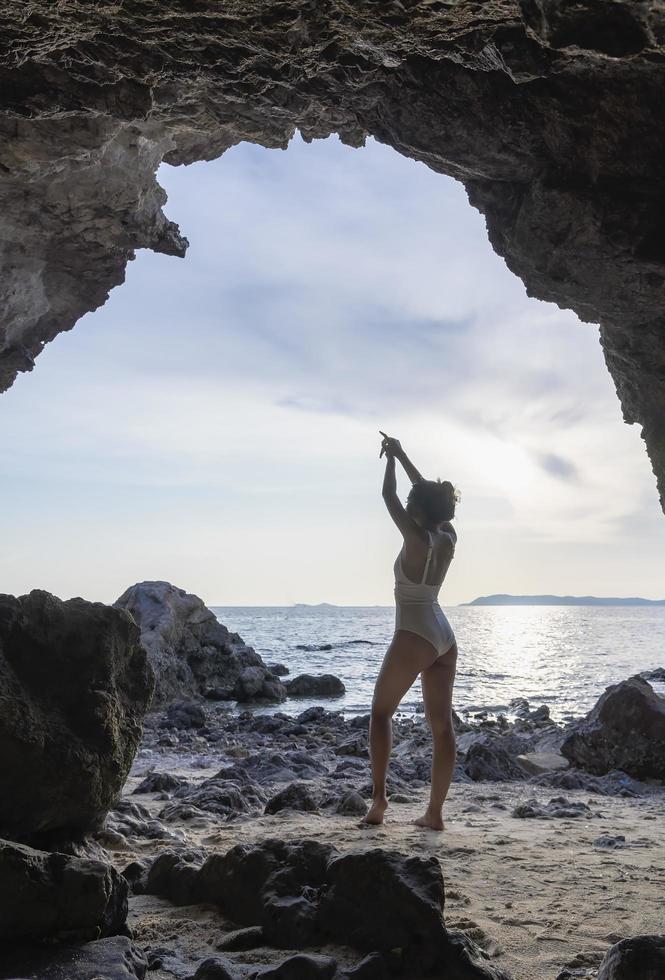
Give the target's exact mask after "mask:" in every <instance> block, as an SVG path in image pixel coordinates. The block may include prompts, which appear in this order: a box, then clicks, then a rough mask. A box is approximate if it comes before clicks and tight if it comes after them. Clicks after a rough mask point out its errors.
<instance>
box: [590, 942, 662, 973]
mask: <svg viewBox="0 0 665 980" xmlns="http://www.w3.org/2000/svg"><path fill="white" fill-rule="evenodd" d="M664 976H665V935H662V936H633V937H631V938H630V939H622V940H621V942H619V943H616V944H615V945H614V946H612V948H611V949H610V950H609V951H608V953H607V956H606V957H605V959H604V960H603V962H602V963H601V964H600V971H599V973H598V980H660V978H661V977H664Z"/></svg>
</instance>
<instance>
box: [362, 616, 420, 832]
mask: <svg viewBox="0 0 665 980" xmlns="http://www.w3.org/2000/svg"><path fill="white" fill-rule="evenodd" d="M435 656H436V651H435V650H434V648H433V647H432V645H431V644H430V643H428V642H427V640H424V639H423V638H422V637H420V636H417V635H416V634H415V633H409V632H408V630H397V632H396V633H395V635H394V637H393V639H392V642H391V644H390V646H389V647H388V650H387V651H386V655H385V657H384V658H383V663H382V664H381V670H380V671H379V676H378V677H377V679H376V685H375V687H374V697H373V699H372V712H371V715H370V723H369V754H370V758H371V760H372V783H373V789H372V805H371V806H370V808H369V810H368V811H367V813H366V814H365V816H364V818H363V823H371V824H377V823H383V814H384V813H385V810H386V807H387V806H388V800H387V798H386V774H387V772H388V761H389V759H390V750H391V748H392V740H393V737H392V736H393V725H392V718H393V715H394V714H395V711H396V709H397V706H398V705H399V703H400V701H401V700H402V698H403V697H404V695H405V694H406V692H407V691H408V690H409V688H410V687H411V685H412V684H413V682H414V681H415V679H416V677H417V676H418V674H419V673H420V672H421V671H422V670H424V669H425V668H426V667H428V666H429V665H430V664H431V663H432V662H433V660H434V658H435Z"/></svg>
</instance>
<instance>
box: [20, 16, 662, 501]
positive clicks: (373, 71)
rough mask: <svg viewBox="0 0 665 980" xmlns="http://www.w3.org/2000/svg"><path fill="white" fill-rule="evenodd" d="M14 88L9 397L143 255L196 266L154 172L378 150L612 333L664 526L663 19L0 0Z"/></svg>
mask: <svg viewBox="0 0 665 980" xmlns="http://www.w3.org/2000/svg"><path fill="white" fill-rule="evenodd" d="M0 82H1V84H0V208H1V214H2V221H1V223H0V263H1V278H0V391H2V390H5V389H7V388H8V387H10V386H11V384H12V383H13V381H14V379H15V378H16V376H17V374H18V373H19V372H21V371H29V370H31V369H32V368H33V366H34V363H35V358H36V357H37V355H38V354H39V353H40V351H41V350H42V348H43V346H44V344H46V343H48V342H49V341H50V340H53V338H54V337H56V336H57V334H58V333H60V332H61V331H63V330H70V329H71V328H72V327H73V326H74V325H75V323H76V322H77V320H78V319H79V318H80V317H82V316H83V315H84V314H85V313H87V312H89V311H90V310H94V309H96V308H97V307H99V306H100V305H102V304H103V303H104V302H105V301H106V299H107V298H108V294H109V291H110V290H111V289H112V288H113V287H114V286H117V285H119V284H120V283H122V282H123V279H124V276H125V267H126V264H127V262H128V261H129V260H131V259H132V258H133V257H134V254H135V251H136V249H139V248H149V249H153V250H154V251H157V252H163V253H166V254H168V255H174V256H183V255H184V254H185V251H186V248H187V240H186V238H184V237H183V235H182V234H181V233H180V230H179V229H178V227H177V226H176V225H175V224H173V222H171V221H169V220H168V219H167V218H166V217H165V215H164V214H163V211H162V207H163V205H164V203H165V199H166V196H165V194H164V192H163V190H162V189H161V188H160V186H159V184H158V183H157V180H156V176H155V174H156V171H157V168H158V167H159V165H160V163H161V162H162V161H166V162H167V163H170V164H176V165H177V164H187V163H192V162H194V161H197V160H211V159H214V158H216V157H218V156H220V155H221V154H222V153H223V152H224V151H225V150H226V149H228V148H229V147H231V146H233V145H235V144H237V143H239V142H241V141H244V140H248V141H251V142H254V143H257V144H260V145H262V146H265V147H286V146H287V144H288V142H289V140H290V139H291V137H292V136H293V134H294V133H295V131H296V130H299V131H300V132H301V133H302V135H303V137H304V138H305V139H307V140H310V139H315V138H323V137H326V136H329V135H331V134H333V133H336V134H338V135H339V137H340V138H341V139H342V140H343V141H344V142H345V143H348V144H350V145H352V146H362V144H363V142H364V140H365V139H366V138H367V137H368V136H372V137H374V138H375V139H377V140H379V141H380V142H382V143H385V144H387V145H389V146H391V147H393V148H394V149H395V150H396V151H397V152H398V153H401V154H403V155H404V156H407V157H411V158H412V159H414V160H419V161H422V162H423V163H425V164H427V166H429V167H430V168H432V169H433V170H435V171H437V172H440V173H442V174H447V175H450V176H452V177H454V178H456V179H458V180H460V181H462V182H463V183H464V185H465V187H466V190H467V194H468V197H469V201H470V203H471V204H472V205H473V206H474V207H475V208H477V209H478V210H479V211H481V212H482V213H483V215H484V216H485V219H486V223H487V231H488V235H489V239H490V242H491V244H492V246H493V248H494V249H495V251H496V252H497V253H498V254H499V255H501V256H503V258H504V259H505V261H506V264H507V265H508V267H509V268H510V269H511V270H512V272H514V273H515V274H516V275H517V276H519V277H520V278H521V279H522V281H523V282H524V284H525V286H526V289H527V292H528V294H529V295H530V296H534V297H537V298H539V299H542V300H547V301H550V302H553V303H556V304H558V305H559V306H560V307H562V308H565V309H571V310H574V311H575V312H576V313H577V315H578V316H579V317H580V318H581V319H582V320H585V321H589V322H592V323H598V324H600V340H601V345H602V351H603V354H604V357H605V361H606V363H607V367H608V369H609V371H610V373H611V375H612V377H613V379H614V382H615V385H616V389H617V394H618V396H619V399H620V402H621V406H622V410H623V415H624V419H625V420H626V421H627V422H631V423H638V424H639V425H640V426H641V428H642V434H643V437H644V440H645V443H646V447H647V451H648V453H649V456H650V458H651V462H652V466H653V469H654V472H655V474H656V477H657V479H658V487H659V492H660V496H661V503H663V505H664V506H665V314H664V312H663V299H664V292H663V286H664V282H665V220H664V219H665V207H664V205H665V187H664V183H663V171H664V168H665V125H664V121H665V120H664V117H665V2H663V0H644V2H640V0H632V2H622V0H579V2H575V0H521V2H518V0H488V2H468V0H457V2H455V0H447V2H446V0H402V2H397V0H394V2H391V0H376V2H375V0H321V2H317V0H293V2H289V0H281V2H276V0H253V2H252V0H245V2H241V0H159V2H156V0H154V2H153V0H143V2H137V0H136V2H129V0H126V2H124V0H115V2H106V0H97V2H95V3H90V2H88V0H58V2H46V0H44V2H30V3H24V2H18V0H0Z"/></svg>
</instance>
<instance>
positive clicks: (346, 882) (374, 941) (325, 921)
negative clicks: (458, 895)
mask: <svg viewBox="0 0 665 980" xmlns="http://www.w3.org/2000/svg"><path fill="white" fill-rule="evenodd" d="M443 906H444V886H443V875H442V874H441V866H440V865H439V862H438V861H437V859H436V858H435V857H428V858H422V857H405V856H404V855H403V854H399V853H398V852H397V851H387V850H384V849H383V848H372V849H370V850H367V851H355V852H354V851H351V852H348V853H347V854H341V855H339V856H337V857H334V858H333V859H332V860H331V861H330V863H329V865H328V870H327V874H326V882H325V886H324V889H323V892H322V895H321V904H320V918H321V924H322V926H323V928H324V930H325V932H326V933H327V934H328V935H329V936H330V937H331V938H332V939H333V940H334V941H335V942H340V943H343V944H344V945H347V946H354V947H356V948H357V949H361V950H363V951H366V952H371V951H373V950H390V949H394V948H395V947H396V946H400V947H404V946H408V945H410V944H414V943H415V944H418V945H432V944H433V945H434V946H439V945H440V943H441V938H442V936H443Z"/></svg>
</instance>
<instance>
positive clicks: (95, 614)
mask: <svg viewBox="0 0 665 980" xmlns="http://www.w3.org/2000/svg"><path fill="white" fill-rule="evenodd" d="M152 687H153V680H152V671H151V670H150V667H149V665H148V663H147V660H146V655H145V651H144V650H143V649H142V647H141V645H140V642H139V633H138V630H137V628H136V626H135V624H134V623H133V622H132V620H131V617H129V616H128V615H127V613H125V612H123V611H122V610H119V609H113V608H111V607H110V606H104V605H102V604H101V603H92V602H85V601H84V600H83V599H70V600H69V601H68V602H61V601H60V599H56V598H55V596H52V595H50V594H49V593H48V592H40V591H33V592H31V593H30V594H29V595H27V596H22V597H21V598H19V599H15V598H14V597H13V596H7V595H3V596H0V787H2V791H1V792H0V833H3V834H4V835H5V836H8V837H11V838H15V839H21V840H30V839H33V838H34V839H35V840H36V839H37V837H39V836H42V837H43V836H44V835H47V834H49V835H56V836H59V837H62V836H74V835H79V834H83V833H85V832H87V831H90V830H95V829H97V828H99V827H100V826H101V824H102V822H103V820H104V817H105V816H106V813H107V811H108V810H109V809H110V807H111V806H113V804H114V803H115V801H116V799H117V797H118V796H119V794H120V790H121V789H122V786H123V784H124V782H125V779H126V778H127V774H128V772H129V769H130V766H131V764H132V760H133V758H134V755H135V753H136V750H137V747H138V744H139V740H140V738H141V733H142V724H143V715H144V713H145V711H146V708H147V706H148V703H149V701H150V697H151V694H152Z"/></svg>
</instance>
